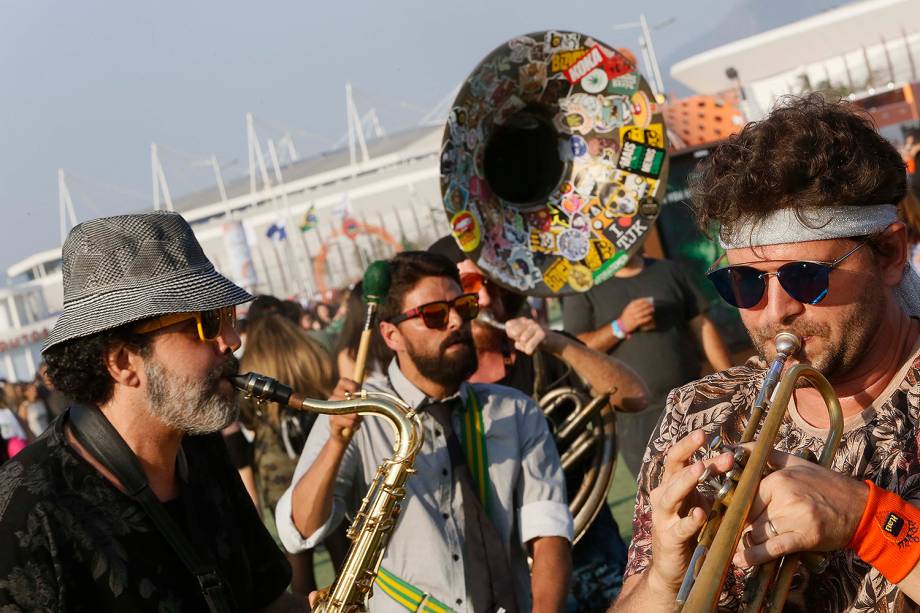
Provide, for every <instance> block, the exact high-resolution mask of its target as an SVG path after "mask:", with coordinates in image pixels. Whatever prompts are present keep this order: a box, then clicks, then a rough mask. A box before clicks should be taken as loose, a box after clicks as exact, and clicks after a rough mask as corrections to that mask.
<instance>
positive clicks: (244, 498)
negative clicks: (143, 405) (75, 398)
mask: <svg viewBox="0 0 920 613" xmlns="http://www.w3.org/2000/svg"><path fill="white" fill-rule="evenodd" d="M66 418H67V414H65V415H63V416H62V417H60V418H58V419H57V420H55V421H54V422H53V423H52V424H51V426H50V427H49V429H48V430H47V431H46V432H45V434H44V435H42V436H41V437H39V438H38V439H37V440H36V441H35V442H34V443H32V444H31V445H30V446H29V447H27V448H26V449H25V450H24V451H23V452H22V453H20V454H19V455H18V456H16V457H15V458H13V459H12V460H10V461H8V462H6V463H5V464H4V465H3V466H2V467H0V612H2V613H9V612H12V611H93V612H97V611H158V612H164V613H165V612H169V611H206V610H207V605H206V604H205V601H204V598H203V597H202V596H201V592H200V590H199V587H198V584H197V582H196V580H195V578H194V576H193V575H191V574H190V573H189V572H188V571H187V570H186V568H185V566H184V565H183V563H182V561H181V560H180V559H179V558H178V557H177V556H176V554H175V553H174V552H173V550H172V548H171V547H170V545H169V544H168V543H167V541H166V540H165V538H164V537H162V536H161V535H160V533H159V532H158V531H157V529H156V527H155V526H154V525H153V523H152V522H151V521H150V519H149V518H148V517H147V515H146V514H145V512H144V510H143V509H142V507H141V506H140V505H139V504H138V503H136V502H134V500H132V499H131V498H129V497H128V496H127V495H125V494H124V493H122V492H121V491H120V490H118V489H116V488H115V487H114V486H113V485H112V484H111V483H110V482H109V481H107V480H106V479H104V478H103V477H102V475H101V474H100V473H99V472H97V471H96V470H95V469H94V468H93V467H92V466H91V465H90V464H88V463H87V462H86V461H85V460H84V459H83V458H82V457H81V456H79V455H77V453H76V452H75V451H74V450H73V448H72V447H71V446H70V445H69V444H68V443H67V440H66V438H65V436H64V428H63V425H64V421H65V420H66ZM182 448H183V453H182V454H181V456H180V457H181V458H184V460H180V461H179V462H178V467H179V475H180V491H181V495H180V496H179V498H177V499H176V500H174V501H170V502H167V503H165V506H166V507H167V510H168V511H169V512H170V513H171V514H172V516H173V518H174V519H175V520H176V522H177V523H178V525H179V526H180V527H181V528H183V529H184V530H185V533H186V536H188V538H189V540H190V541H191V543H192V545H193V547H195V550H196V551H197V552H198V553H199V555H200V557H201V558H202V559H205V558H208V559H211V560H212V561H213V562H215V563H216V566H217V568H218V569H219V571H220V572H221V574H222V576H223V578H224V581H225V583H226V585H227V586H229V592H230V598H229V600H230V602H231V606H232V607H233V608H234V609H235V610H239V611H251V610H253V609H257V608H261V607H264V606H266V605H268V604H270V603H271V602H272V601H274V600H275V599H277V598H278V597H279V596H280V595H281V594H282V592H283V591H284V589H285V588H286V587H287V585H288V583H290V578H291V571H290V566H289V565H288V563H287V561H286V560H285V558H284V556H283V554H282V553H281V551H280V550H279V549H278V547H277V546H276V545H275V543H274V542H273V541H272V539H271V536H270V535H269V534H268V532H267V531H266V530H265V528H264V527H263V525H262V522H261V521H260V519H259V516H258V515H257V513H256V510H255V507H254V505H253V504H252V501H251V499H250V498H249V496H248V495H247V493H246V490H245V489H244V487H243V484H242V482H241V481H240V478H239V474H238V473H237V471H236V470H235V469H234V468H233V466H232V464H231V463H230V459H229V457H228V456H227V451H226V447H225V446H224V444H223V442H222V440H221V437H220V435H219V434H214V435H207V436H188V437H186V438H185V440H184V441H183V443H182Z"/></svg>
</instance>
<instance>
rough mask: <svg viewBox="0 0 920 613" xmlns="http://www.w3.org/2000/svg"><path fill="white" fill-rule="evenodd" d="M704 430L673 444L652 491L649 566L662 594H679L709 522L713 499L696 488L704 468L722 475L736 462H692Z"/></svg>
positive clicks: (726, 458)
mask: <svg viewBox="0 0 920 613" xmlns="http://www.w3.org/2000/svg"><path fill="white" fill-rule="evenodd" d="M705 442H706V441H705V436H704V434H703V431H702V430H696V431H694V432H691V433H690V434H688V435H687V436H685V437H684V438H682V439H681V440H679V441H677V442H676V443H674V445H673V446H672V447H671V450H670V451H669V452H668V455H667V457H666V458H665V464H664V474H663V475H662V477H661V483H660V485H659V486H658V487H657V488H655V489H654V490H652V491H651V493H650V495H649V498H650V502H651V506H652V562H651V565H650V566H649V569H648V571H647V572H648V573H649V574H648V581H650V582H651V584H650V586H651V587H654V589H656V590H661V593H668V594H674V595H676V594H677V591H678V589H679V588H680V584H681V581H683V578H684V571H685V570H686V569H687V566H688V565H689V564H690V557H691V555H692V554H693V548H694V546H695V545H696V536H697V533H698V532H699V531H700V528H702V527H703V524H704V523H705V522H706V517H707V515H708V513H709V510H710V508H711V506H712V501H711V500H708V499H706V498H705V497H703V496H702V495H701V494H700V493H699V492H698V491H697V489H696V486H697V481H698V479H699V478H700V476H701V475H702V474H703V472H704V470H706V469H707V468H711V471H710V472H711V474H713V475H716V474H722V473H725V472H727V471H728V470H730V469H731V467H732V465H733V459H732V454H730V453H721V454H719V455H717V456H715V457H713V458H708V459H706V460H702V461H699V462H691V457H692V456H693V455H694V454H695V453H696V452H697V451H698V450H699V449H700V447H702V446H703V445H704V444H705Z"/></svg>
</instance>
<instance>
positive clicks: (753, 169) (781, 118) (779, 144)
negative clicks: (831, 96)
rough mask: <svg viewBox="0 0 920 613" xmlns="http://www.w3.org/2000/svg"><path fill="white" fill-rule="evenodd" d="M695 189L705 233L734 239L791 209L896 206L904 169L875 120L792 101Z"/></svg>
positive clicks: (729, 148) (704, 169)
mask: <svg viewBox="0 0 920 613" xmlns="http://www.w3.org/2000/svg"><path fill="white" fill-rule="evenodd" d="M697 170H698V172H697V174H696V176H695V177H694V178H693V179H692V180H691V182H690V189H691V194H692V196H691V199H692V204H691V206H692V208H693V210H694V212H695V213H696V217H697V222H698V223H699V226H700V228H701V229H702V230H703V231H704V232H706V233H711V232H712V231H713V230H714V229H715V226H716V225H717V224H718V225H721V228H722V230H723V231H724V232H726V233H727V234H729V235H730V234H732V233H734V232H735V231H736V229H737V225H738V223H739V222H740V221H742V220H752V221H754V222H756V221H758V220H761V219H763V218H764V217H766V216H767V214H768V213H769V212H770V211H773V210H775V209H780V208H789V207H792V208H794V209H795V210H796V214H797V215H798V216H799V219H800V220H802V219H803V218H802V216H801V215H800V213H801V212H802V211H804V210H807V209H810V208H817V207H825V206H830V205H835V206H852V205H877V204H897V203H898V202H900V201H901V199H902V198H903V197H904V193H905V190H906V179H905V175H906V173H905V165H904V162H903V161H902V160H901V156H900V155H899V154H898V152H897V150H896V149H895V148H894V146H892V145H891V143H889V142H888V141H887V140H885V139H884V138H883V137H882V136H880V135H879V134H878V132H877V131H876V129H875V126H874V125H873V123H872V120H871V118H870V117H869V116H868V115H867V114H866V113H865V112H864V111H862V110H861V109H859V108H857V107H855V106H853V105H852V104H850V103H848V102H845V101H838V102H830V101H827V100H825V99H824V98H823V97H822V96H821V95H820V94H811V95H808V96H803V97H795V96H787V97H785V98H784V99H783V100H782V101H781V103H780V105H779V106H778V107H777V108H776V109H775V110H774V111H773V112H772V113H770V115H769V116H768V117H767V118H766V119H764V120H762V121H758V122H754V123H749V124H748V125H747V126H745V127H744V129H743V130H742V131H741V132H740V133H739V134H735V135H733V136H731V137H730V138H729V139H728V140H727V141H726V142H725V143H723V144H721V145H719V146H718V147H717V148H716V149H715V151H714V152H713V153H712V155H710V156H709V157H708V158H707V159H705V160H703V162H702V163H701V164H700V166H699V168H698V169H697ZM803 223H804V220H803Z"/></svg>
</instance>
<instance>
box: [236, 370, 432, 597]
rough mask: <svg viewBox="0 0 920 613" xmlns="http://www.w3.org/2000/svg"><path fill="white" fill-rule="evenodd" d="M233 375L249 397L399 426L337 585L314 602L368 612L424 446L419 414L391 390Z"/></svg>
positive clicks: (353, 530) (354, 528)
mask: <svg viewBox="0 0 920 613" xmlns="http://www.w3.org/2000/svg"><path fill="white" fill-rule="evenodd" d="M230 380H231V382H232V383H233V385H234V386H235V387H236V388H237V389H239V390H240V391H241V392H243V394H244V395H245V396H246V397H247V398H252V399H254V400H255V401H257V402H266V401H267V402H277V403H279V404H282V405H284V406H288V407H291V408H293V409H298V410H302V411H313V412H315V413H325V414H327V415H345V414H349V413H360V414H362V415H378V416H380V417H382V418H383V419H385V420H386V421H387V422H389V424H390V425H391V426H392V427H393V432H394V434H395V437H396V438H395V441H394V443H393V457H392V458H390V459H387V460H385V461H384V462H383V464H381V465H380V466H379V467H378V468H377V474H376V475H375V476H374V479H373V481H372V482H371V486H370V488H369V489H368V491H367V494H365V496H364V500H363V501H362V502H361V509H360V510H359V511H358V514H357V515H356V516H355V519H354V521H353V522H352V523H351V526H350V527H349V528H348V532H347V534H348V538H349V539H350V540H351V547H350V548H349V550H348V555H347V556H346V557H345V562H344V563H343V564H342V570H341V572H340V573H339V575H338V577H336V580H335V582H334V583H333V584H332V586H331V587H329V588H326V589H324V590H320V592H319V595H318V596H317V598H316V601H315V602H314V604H313V611H314V613H354V612H357V611H366V610H367V599H368V598H370V596H371V591H372V589H373V586H374V579H375V578H376V576H377V570H378V569H379V568H380V562H381V560H383V553H384V550H385V549H386V545H387V543H388V542H389V540H390V536H391V535H392V533H393V528H394V527H395V525H396V518H397V516H398V514H399V501H400V500H402V499H403V498H405V497H406V490H405V487H404V485H405V483H406V479H407V478H408V477H409V475H411V474H412V473H413V472H415V471H414V469H413V468H412V464H413V462H414V461H415V455H416V454H417V453H418V451H419V449H420V448H421V446H422V438H421V424H420V422H419V418H418V415H416V413H415V411H414V410H412V409H411V408H410V407H409V406H407V405H406V404H405V403H404V402H403V401H402V400H400V399H399V398H396V397H395V396H391V395H390V394H384V393H377V392H371V393H368V392H366V391H364V390H362V391H361V392H360V393H359V394H357V395H355V396H353V397H350V398H347V399H346V400H340V401H325V400H313V399H310V398H301V397H300V396H298V395H297V394H295V393H294V391H293V390H292V389H291V388H290V387H288V386H286V385H282V384H281V383H279V382H278V381H276V380H274V379H272V378H270V377H266V376H264V375H259V374H256V373H247V374H243V375H235V376H233V377H231V378H230Z"/></svg>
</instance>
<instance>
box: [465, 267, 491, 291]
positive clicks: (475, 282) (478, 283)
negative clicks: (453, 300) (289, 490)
mask: <svg viewBox="0 0 920 613" xmlns="http://www.w3.org/2000/svg"><path fill="white" fill-rule="evenodd" d="M488 284H489V280H488V279H486V278H485V277H484V276H482V275H481V274H479V273H478V272H465V273H463V274H462V275H460V287H461V288H463V291H464V292H465V293H467V294H475V293H476V292H478V291H479V290H481V289H482V288H483V287H485V286H486V285H488Z"/></svg>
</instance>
